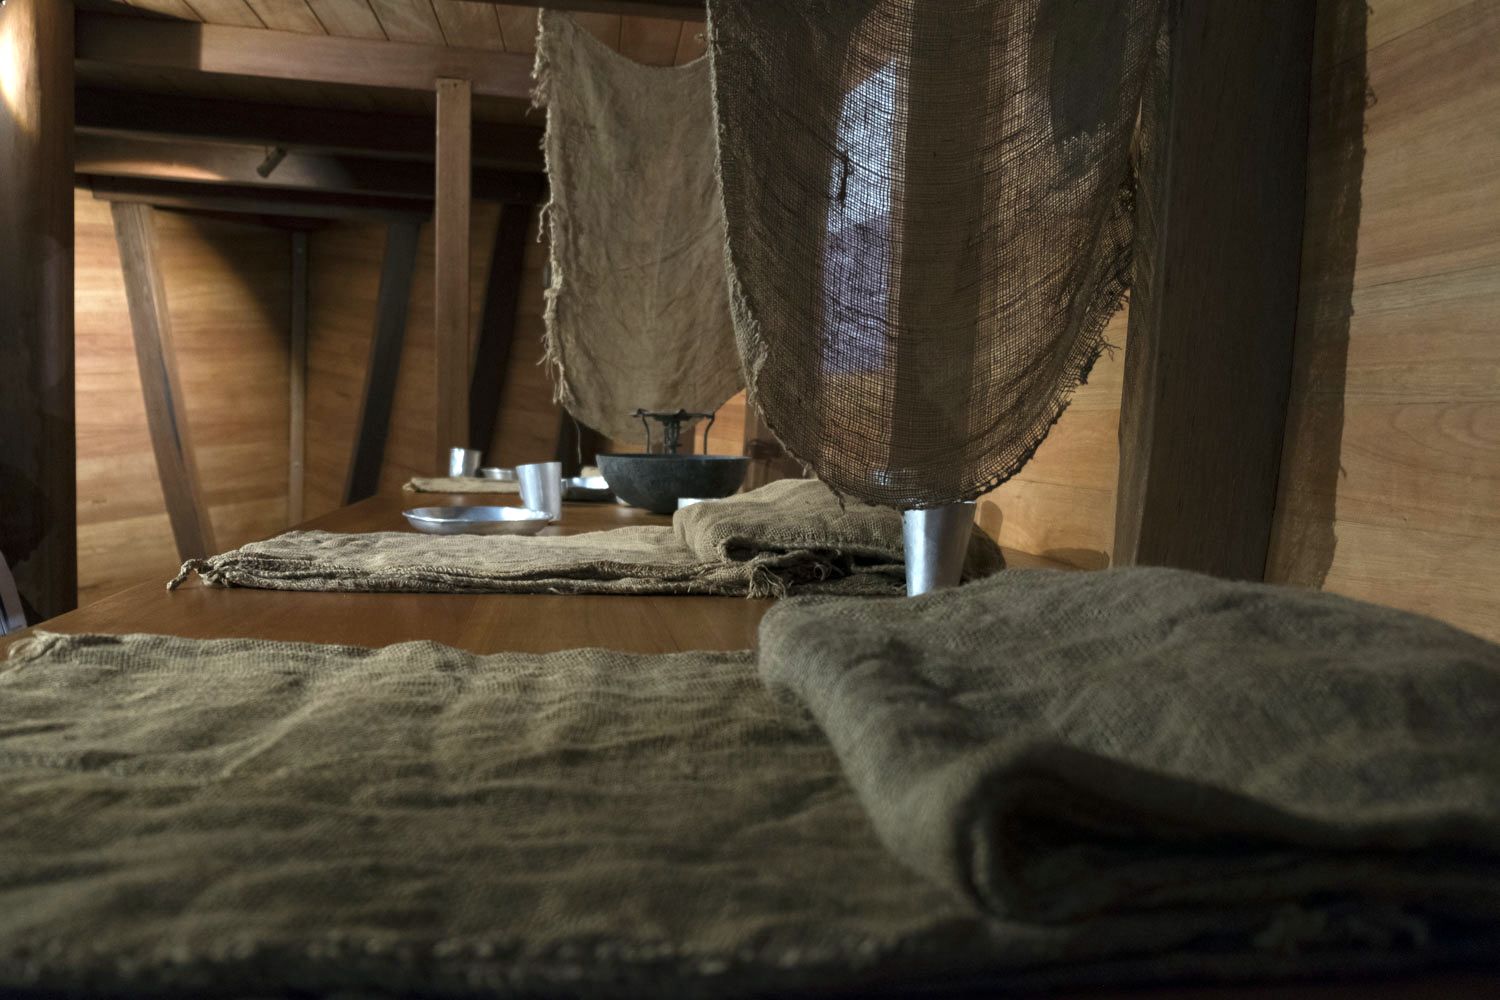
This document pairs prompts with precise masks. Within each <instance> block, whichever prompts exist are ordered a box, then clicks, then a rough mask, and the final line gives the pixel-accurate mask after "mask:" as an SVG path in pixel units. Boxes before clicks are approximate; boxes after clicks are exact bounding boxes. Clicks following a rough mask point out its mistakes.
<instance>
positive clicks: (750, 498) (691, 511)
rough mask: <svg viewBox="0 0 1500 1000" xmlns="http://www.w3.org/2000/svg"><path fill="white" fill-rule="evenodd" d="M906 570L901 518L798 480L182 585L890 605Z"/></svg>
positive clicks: (993, 563) (349, 543)
mask: <svg viewBox="0 0 1500 1000" xmlns="http://www.w3.org/2000/svg"><path fill="white" fill-rule="evenodd" d="M902 560H903V555H902V542H901V517H900V515H899V514H897V513H895V512H894V511H891V510H885V509H877V508H863V509H862V510H861V509H855V508H851V509H850V510H849V511H845V510H844V509H843V507H842V506H841V505H840V503H839V501H838V498H837V497H835V496H834V495H833V494H832V493H831V492H830V491H829V490H828V489H827V488H826V487H824V486H822V485H821V484H819V483H817V482H816V481H812V480H786V481H782V482H777V483H772V484H770V485H767V486H764V487H762V488H761V489H759V490H756V491H754V492H752V493H742V494H739V495H737V496H733V497H730V498H728V499H724V500H711V501H705V502H703V503H700V504H695V505H693V506H691V507H688V508H685V509H684V510H682V511H679V512H678V513H677V514H676V515H675V516H674V517H673V524H672V527H670V528H668V527H657V526H646V527H630V528H616V529H614V530H611V531H594V532H588V533H586V534H581V535H567V536H550V535H544V536H537V537H517V536H512V535H495V536H485V535H423V534H416V533H408V532H400V533H398V532H371V533H367V534H336V533H333V532H326V531H292V532H288V533H286V534H284V535H278V536H277V537H275V538H271V539H268V540H266V541H263V542H252V543H250V544H248V545H245V546H242V547H241V548H238V549H235V550H233V551H232V552H226V553H223V554H221V555H216V556H212V557H210V558H208V559H192V560H189V561H188V562H186V563H184V564H183V566H182V571H181V572H180V573H179V574H178V575H177V577H176V578H175V579H174V580H173V581H172V582H171V583H169V584H168V589H173V588H175V587H177V586H178V585H179V584H181V583H182V582H183V581H185V580H186V579H187V578H188V576H189V575H190V574H191V573H194V572H196V573H198V574H200V575H201V576H202V578H203V580H204V581H205V582H206V583H209V584H211V585H215V586H237V587H260V588H264V589H270V590H334V591H400V592H407V593H419V592H428V593H560V594H570V593H571V594H716V595H724V596H746V597H782V596H785V595H786V594H787V593H788V592H791V591H800V592H803V593H838V594H844V595H850V596H854V595H859V596H867V597H879V596H896V595H900V594H902V593H904V592H905V565H904V563H903V561H902ZM1001 565H1003V563H1002V561H1001V556H1000V552H999V549H998V548H996V546H995V544H994V542H992V541H990V539H989V538H988V537H987V536H985V535H984V534H983V533H982V532H979V531H975V533H974V540H973V543H972V544H971V546H970V560H969V569H970V571H971V573H973V574H976V575H977V574H980V573H987V572H992V571H994V570H997V569H999V568H1000V567H1001Z"/></svg>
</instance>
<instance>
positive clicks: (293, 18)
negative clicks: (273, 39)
mask: <svg viewBox="0 0 1500 1000" xmlns="http://www.w3.org/2000/svg"><path fill="white" fill-rule="evenodd" d="M245 2H246V3H247V4H249V5H250V9H251V10H252V11H254V12H255V16H256V17H258V18H260V22H261V24H263V25H264V26H265V27H267V28H271V29H272V30H274V31H300V32H302V33H303V34H307V35H326V34H328V31H327V29H325V28H324V27H323V22H322V21H319V20H318V17H317V15H316V14H314V13H313V12H312V8H311V7H309V6H308V5H307V0H245Z"/></svg>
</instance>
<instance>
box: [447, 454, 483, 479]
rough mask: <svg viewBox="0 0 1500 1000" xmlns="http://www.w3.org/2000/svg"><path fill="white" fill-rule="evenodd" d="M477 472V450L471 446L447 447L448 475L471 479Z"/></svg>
mask: <svg viewBox="0 0 1500 1000" xmlns="http://www.w3.org/2000/svg"><path fill="white" fill-rule="evenodd" d="M478 474H479V452H477V451H475V450H474V449H473V448H449V449H448V475H450V476H453V477H454V478H457V479H472V478H473V477H474V476H476V475H478Z"/></svg>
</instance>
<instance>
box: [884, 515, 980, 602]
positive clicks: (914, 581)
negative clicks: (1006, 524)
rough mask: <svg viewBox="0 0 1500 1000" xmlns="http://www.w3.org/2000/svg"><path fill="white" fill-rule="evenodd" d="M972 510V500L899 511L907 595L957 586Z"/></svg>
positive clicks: (972, 522)
mask: <svg viewBox="0 0 1500 1000" xmlns="http://www.w3.org/2000/svg"><path fill="white" fill-rule="evenodd" d="M974 510H975V507H974V502H973V501H972V500H971V501H969V502H968V503H950V504H945V505H943V506H941V507H931V508H928V509H927V510H906V511H902V512H901V532H902V536H903V537H904V539H905V541H906V594H907V596H908V597H916V596H917V595H918V594H925V593H927V592H929V591H932V590H940V589H942V588H943V587H956V586H958V584H959V581H960V580H961V579H962V577H963V571H964V556H965V555H967V554H968V551H969V535H970V533H971V532H972V531H973V530H974Z"/></svg>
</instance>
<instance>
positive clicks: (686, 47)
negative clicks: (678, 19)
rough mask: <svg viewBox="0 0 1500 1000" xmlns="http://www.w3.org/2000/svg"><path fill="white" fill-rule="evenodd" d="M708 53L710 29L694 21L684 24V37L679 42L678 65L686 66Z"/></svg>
mask: <svg viewBox="0 0 1500 1000" xmlns="http://www.w3.org/2000/svg"><path fill="white" fill-rule="evenodd" d="M707 52H708V28H707V27H706V26H704V25H702V24H694V23H693V22H692V21H684V22H682V35H681V37H680V38H679V39H678V40H677V65H679V66H685V65H687V64H688V63H690V62H692V61H693V60H694V59H700V58H702V57H703V55H704V54H705V53H707Z"/></svg>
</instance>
